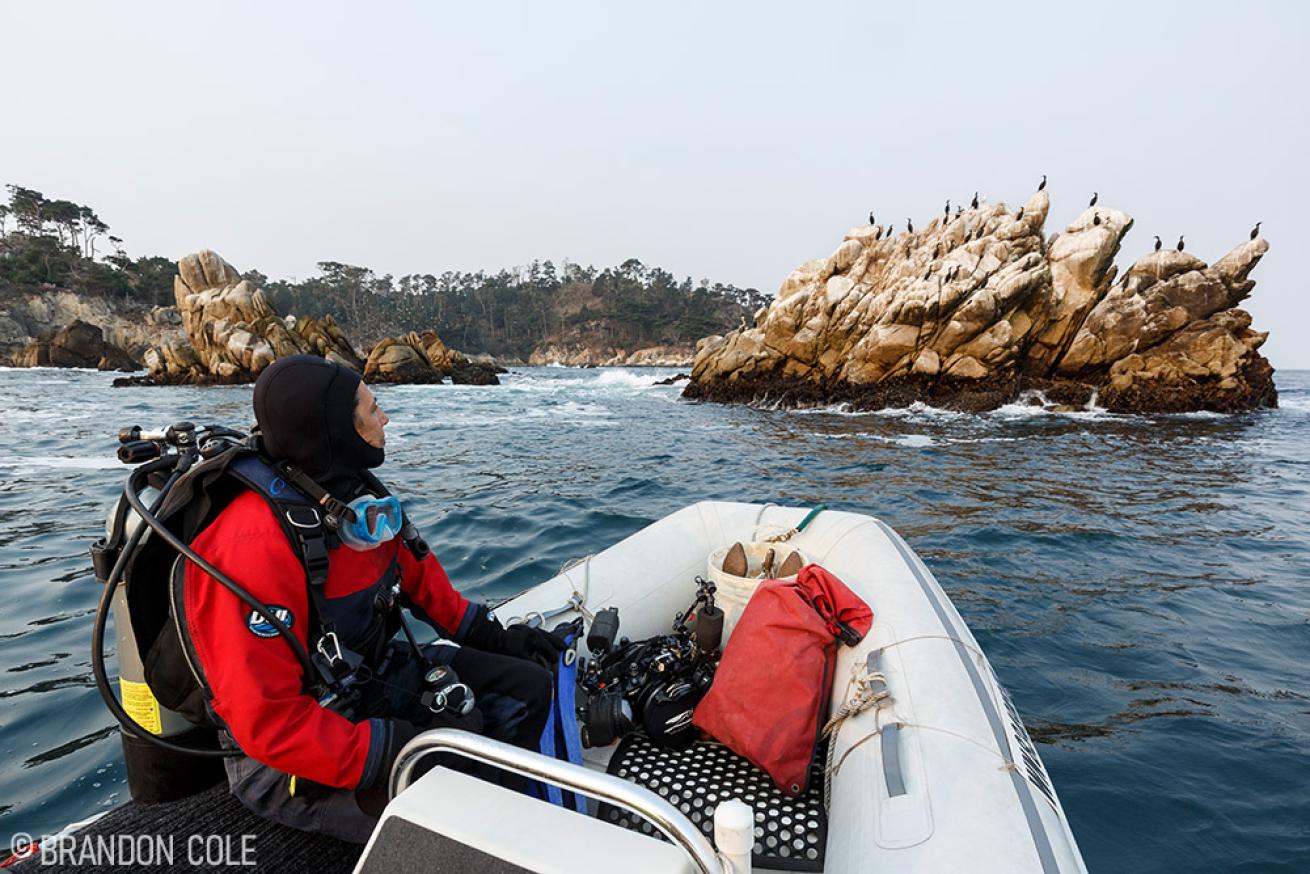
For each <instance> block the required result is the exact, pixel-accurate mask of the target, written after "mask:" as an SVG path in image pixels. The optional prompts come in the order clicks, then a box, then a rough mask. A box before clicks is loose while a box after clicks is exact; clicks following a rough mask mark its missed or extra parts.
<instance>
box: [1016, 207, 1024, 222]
mask: <svg viewBox="0 0 1310 874" xmlns="http://www.w3.org/2000/svg"><path fill="white" fill-rule="evenodd" d="M1014 220H1015V221H1017V222H1021V221H1023V207H1022V206H1021V207H1019V211H1018V212H1017V213H1015V214H1014Z"/></svg>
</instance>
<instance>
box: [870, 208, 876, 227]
mask: <svg viewBox="0 0 1310 874" xmlns="http://www.w3.org/2000/svg"><path fill="white" fill-rule="evenodd" d="M877 223H878V222H877V220H876V219H874V217H873V210H869V224H871V225H876V224H877Z"/></svg>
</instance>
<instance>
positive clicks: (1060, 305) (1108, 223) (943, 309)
mask: <svg viewBox="0 0 1310 874" xmlns="http://www.w3.org/2000/svg"><path fill="white" fill-rule="evenodd" d="M1049 208H1050V201H1049V200H1048V198H1047V195H1046V193H1045V192H1038V193H1036V194H1034V195H1033V196H1032V197H1031V198H1030V199H1029V200H1028V202H1027V203H1025V204H1024V205H1023V207H1022V208H1021V209H1019V210H1016V211H1013V212H1012V211H1011V210H1009V209H1008V208H1007V207H1006V206H1005V205H1004V204H989V205H984V206H981V207H978V208H975V209H971V210H967V211H965V212H964V213H963V214H961V215H958V216H952V217H950V218H949V219H948V218H945V217H939V218H937V219H934V220H933V221H931V222H929V223H927V225H926V227H923V228H921V229H920V230H917V231H915V232H913V233H901V234H897V235H896V236H894V237H890V238H888V239H881V237H882V235H883V228H882V227H881V226H876V225H875V226H867V227H859V228H854V229H852V230H851V231H850V232H848V233H847V234H846V237H845V239H844V240H843V241H842V243H841V245H840V246H838V248H837V250H836V251H835V252H833V254H832V255H831V256H829V257H828V258H823V259H818V260H815V261H810V262H807V263H805V264H802V265H801V266H800V267H798V268H796V270H794V271H792V273H791V274H790V275H789V276H788V277H787V278H786V279H785V280H784V281H783V283H782V287H781V288H780V289H779V291H778V295H777V298H776V299H775V300H774V302H773V303H772V304H771V305H770V306H768V307H767V308H764V309H762V310H760V311H759V312H758V313H757V314H756V319H755V324H754V325H753V326H747V327H744V328H742V329H741V330H738V331H733V332H732V333H730V334H728V335H726V336H722V337H717V336H716V337H708V338H705V339H704V340H702V341H701V342H700V343H699V344H698V346H697V352H696V359H695V364H694V366H693V369H692V381H691V383H690V384H689V385H688V387H687V390H686V395H687V396H688V397H692V398H702V399H706V400H721V401H745V402H750V401H753V400H757V399H765V398H767V399H768V400H769V401H771V402H775V403H777V402H780V403H784V404H810V403H833V402H838V401H845V402H850V403H853V404H855V405H857V406H862V407H879V406H885V405H889V404H896V405H899V404H903V403H908V402H912V401H914V400H924V401H928V402H930V403H934V404H940V405H948V406H956V407H961V408H966V409H986V408H990V407H995V406H998V405H1000V404H1003V403H1008V402H1010V401H1012V400H1014V399H1015V398H1016V397H1017V396H1018V395H1019V393H1020V392H1021V391H1022V390H1023V389H1024V388H1028V387H1031V388H1039V389H1045V390H1048V391H1051V392H1054V393H1055V394H1057V395H1059V396H1060V397H1061V398H1063V399H1066V402H1067V401H1068V400H1073V401H1076V402H1079V403H1081V402H1085V401H1086V400H1088V399H1090V398H1092V397H1094V396H1096V392H1098V391H1101V394H1100V398H1101V401H1102V402H1104V403H1106V404H1107V405H1109V406H1111V408H1113V409H1124V410H1143V411H1147V410H1170V411H1172V410H1177V409H1238V408H1251V407H1255V406H1261V405H1273V404H1275V403H1276V393H1275V391H1274V388H1273V382H1272V368H1270V367H1269V366H1268V363H1267V362H1266V361H1265V360H1264V359H1263V358H1262V357H1261V356H1260V355H1259V354H1258V353H1257V352H1256V349H1257V348H1258V347H1259V345H1260V344H1261V343H1262V342H1263V340H1264V335H1263V334H1259V333H1256V332H1253V331H1250V330H1249V324H1250V318H1249V316H1246V315H1245V314H1244V313H1242V312H1241V311H1240V310H1233V309H1232V307H1233V306H1234V305H1235V304H1237V303H1238V302H1239V301H1241V300H1243V299H1244V298H1245V297H1246V296H1247V295H1248V294H1249V293H1250V291H1251V288H1252V287H1253V286H1254V282H1252V281H1251V280H1249V279H1248V278H1247V277H1248V275H1249V274H1250V272H1251V270H1252V268H1254V266H1255V264H1256V263H1257V262H1258V261H1259V260H1260V257H1261V256H1262V255H1263V254H1264V253H1265V251H1267V249H1268V244H1267V243H1266V242H1265V241H1264V240H1262V239H1261V240H1253V241H1250V242H1247V243H1243V244H1242V245H1241V246H1239V247H1237V248H1236V249H1234V250H1233V251H1232V252H1230V253H1229V254H1228V255H1226V256H1225V257H1224V258H1222V259H1220V260H1219V261H1218V262H1216V263H1215V264H1214V265H1211V266H1207V265H1206V264H1205V263H1204V262H1202V261H1201V260H1199V259H1198V258H1195V257H1193V256H1192V255H1190V254H1188V253H1183V252H1175V251H1172V250H1171V251H1164V252H1156V253H1151V254H1148V255H1146V256H1145V257H1143V258H1141V259H1139V260H1138V261H1137V262H1136V263H1135V264H1133V265H1132V267H1131V268H1129V271H1128V273H1127V275H1126V276H1125V277H1124V279H1125V282H1124V283H1120V284H1115V279H1116V275H1117V271H1116V268H1115V266H1114V259H1115V256H1116V255H1117V254H1118V252H1119V248H1120V245H1121V243H1122V241H1123V239H1124V236H1125V234H1127V232H1128V231H1129V229H1130V228H1131V227H1132V225H1133V220H1132V218H1131V217H1130V216H1128V215H1127V214H1126V213H1123V212H1121V211H1119V210H1116V209H1110V208H1105V207H1096V208H1088V209H1087V210H1085V211H1084V212H1083V213H1082V214H1081V215H1079V216H1078V217H1077V218H1076V219H1075V220H1074V221H1073V222H1071V223H1070V224H1069V226H1068V227H1066V228H1065V230H1064V232H1063V233H1060V234H1057V235H1055V236H1053V237H1052V238H1051V240H1050V241H1049V242H1047V241H1046V240H1044V239H1043V234H1044V225H1045V222H1046V217H1047V214H1048V212H1049ZM1102 390H1103V391H1102Z"/></svg>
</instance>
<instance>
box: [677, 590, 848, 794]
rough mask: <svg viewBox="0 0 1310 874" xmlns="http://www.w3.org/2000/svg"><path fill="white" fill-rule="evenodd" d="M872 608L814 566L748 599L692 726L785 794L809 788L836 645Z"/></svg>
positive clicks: (845, 639)
mask: <svg viewBox="0 0 1310 874" xmlns="http://www.w3.org/2000/svg"><path fill="white" fill-rule="evenodd" d="M872 622H873V611H872V610H870V609H869V606H868V605H867V604H865V603H864V602H863V601H862V600H860V598H859V597H858V596H857V595H856V594H855V593H854V592H852V591H851V590H850V589H848V588H846V584H845V583H843V582H842V581H841V580H839V579H837V578H836V577H834V576H833V575H832V574H830V573H828V572H827V571H826V570H824V569H823V568H821V567H819V566H818V565H817V564H811V565H806V566H805V567H803V568H801V570H800V573H799V574H797V576H796V579H795V581H793V582H787V581H785V580H768V581H766V582H764V583H761V584H760V587H759V588H758V589H756V590H755V594H754V595H752V596H751V599H750V602H749V603H747V605H746V610H745V612H744V613H742V616H741V620H740V621H739V622H738V623H737V627H736V628H735V629H734V630H733V632H732V636H731V637H730V638H728V643H727V645H726V646H725V647H724V649H723V658H722V660H721V661H720V662H719V668H718V670H717V671H716V672H715V675H714V683H713V685H711V686H710V691H709V692H708V693H707V694H706V696H705V697H704V698H703V699H701V702H700V704H698V705H697V707H696V712H695V715H694V716H693V717H692V722H693V723H695V725H696V726H697V727H698V728H700V729H702V730H703V731H705V732H706V733H707V734H709V735H710V736H711V737H714V738H717V739H718V740H720V741H722V742H723V743H724V744H726V745H727V747H728V748H729V749H731V750H732V751H733V752H735V753H737V754H738V755H740V756H743V757H745V758H747V759H749V760H750V761H751V762H753V763H754V764H755V765H757V766H758V767H760V768H762V769H763V770H764V771H765V772H767V773H768V775H769V776H770V777H772V778H773V782H774V783H775V784H777V786H778V789H780V790H781V791H782V792H784V793H785V794H787V795H793V796H794V795H800V794H801V793H802V792H804V791H805V790H806V788H807V784H808V783H809V769H810V761H811V760H812V759H813V758H814V748H815V745H816V744H817V743H818V740H819V728H820V727H821V726H822V724H823V717H824V714H825V713H826V711H827V705H828V695H829V692H830V688H829V687H830V686H831V685H832V670H833V664H834V662H835V661H836V658H837V644H838V642H839V641H840V642H842V643H846V644H848V645H850V646H854V645H855V644H857V643H859V642H860V640H861V639H862V638H863V637H864V635H865V634H866V633H867V632H868V630H869V625H870V624H872Z"/></svg>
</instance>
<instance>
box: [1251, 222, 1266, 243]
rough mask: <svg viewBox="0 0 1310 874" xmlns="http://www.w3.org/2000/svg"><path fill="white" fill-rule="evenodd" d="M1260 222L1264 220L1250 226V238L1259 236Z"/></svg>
mask: <svg viewBox="0 0 1310 874" xmlns="http://www.w3.org/2000/svg"><path fill="white" fill-rule="evenodd" d="M1262 224H1264V222H1256V223H1255V227H1253V228H1251V239H1253V240H1254V239H1255V238H1256V237H1258V236H1260V226H1261V225H1262Z"/></svg>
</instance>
